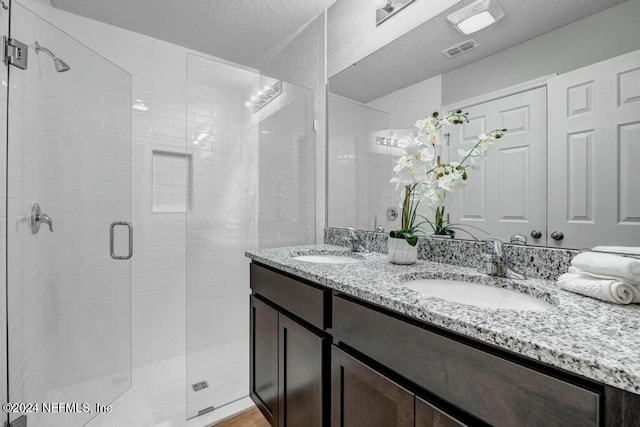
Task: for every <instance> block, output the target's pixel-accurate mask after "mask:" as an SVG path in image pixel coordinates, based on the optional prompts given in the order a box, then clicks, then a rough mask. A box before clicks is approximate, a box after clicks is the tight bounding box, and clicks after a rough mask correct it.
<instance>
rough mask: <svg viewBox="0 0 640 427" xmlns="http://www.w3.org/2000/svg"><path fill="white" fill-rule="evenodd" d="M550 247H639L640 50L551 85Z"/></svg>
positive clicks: (583, 69)
mask: <svg viewBox="0 0 640 427" xmlns="http://www.w3.org/2000/svg"><path fill="white" fill-rule="evenodd" d="M548 87H549V189H548V191H549V215H548V221H549V223H548V230H549V233H552V232H555V233H556V236H559V235H560V233H561V235H562V236H563V238H562V239H560V240H558V239H553V240H552V239H550V240H549V242H548V244H549V245H550V246H558V247H568V248H580V247H592V246H594V245H596V244H602V245H629V246H638V245H639V244H640V189H639V185H640V184H639V183H640V51H636V52H632V53H629V54H626V55H622V56H619V57H616V58H613V59H610V60H607V61H602V62H599V63H597V64H593V65H589V66H587V67H583V68H580V69H578V70H575V71H571V72H568V73H566V74H562V75H560V76H558V77H556V78H553V79H551V80H550V81H549V86H548Z"/></svg>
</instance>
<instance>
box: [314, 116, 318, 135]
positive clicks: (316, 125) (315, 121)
mask: <svg viewBox="0 0 640 427" xmlns="http://www.w3.org/2000/svg"><path fill="white" fill-rule="evenodd" d="M313 131H314V132H318V120H317V119H314V120H313Z"/></svg>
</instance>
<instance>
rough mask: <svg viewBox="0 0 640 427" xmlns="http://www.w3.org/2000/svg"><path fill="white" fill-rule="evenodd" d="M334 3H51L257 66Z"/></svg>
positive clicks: (91, 0)
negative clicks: (289, 37) (291, 35)
mask: <svg viewBox="0 0 640 427" xmlns="http://www.w3.org/2000/svg"><path fill="white" fill-rule="evenodd" d="M334 1H335V0H230V1H229V0H51V4H52V5H53V6H54V7H57V8H59V9H62V10H66V11H68V12H71V13H75V14H77V15H82V16H86V17H88V18H91V19H95V20H97V21H102V22H105V23H107V24H111V25H115V26H117V27H121V28H126V29H128V30H131V31H135V32H138V33H142V34H146V35H148V36H151V37H155V38H157V39H160V40H165V41H168V42H171V43H175V44H178V45H181V46H185V47H188V48H190V49H195V50H198V51H200V52H204V53H208V54H210V55H213V56H217V57H220V58H224V59H226V60H229V61H233V62H236V63H239V64H244V65H248V66H252V67H259V66H260V64H261V63H262V61H263V60H264V59H266V57H267V56H268V55H269V53H270V52H272V51H273V50H275V49H277V47H278V46H279V45H280V43H281V42H283V41H284V40H285V39H286V38H287V36H289V35H290V34H292V33H294V32H296V31H297V30H299V29H300V28H301V27H302V26H304V25H305V24H306V23H308V22H309V21H311V19H313V18H314V17H315V16H317V15H318V14H319V13H321V12H322V11H323V10H324V9H325V8H327V7H328V6H330V5H331V4H332V3H333V2H334Z"/></svg>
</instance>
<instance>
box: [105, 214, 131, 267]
mask: <svg viewBox="0 0 640 427" xmlns="http://www.w3.org/2000/svg"><path fill="white" fill-rule="evenodd" d="M119 225H122V226H125V227H127V228H128V229H129V252H128V253H127V255H124V256H122V255H116V252H115V248H114V247H115V229H116V227H117V226H119ZM109 252H110V253H111V258H113V259H118V260H126V259H130V258H131V257H132V256H133V226H132V225H131V223H130V222H124V221H116V222H114V223H112V224H111V226H110V227H109Z"/></svg>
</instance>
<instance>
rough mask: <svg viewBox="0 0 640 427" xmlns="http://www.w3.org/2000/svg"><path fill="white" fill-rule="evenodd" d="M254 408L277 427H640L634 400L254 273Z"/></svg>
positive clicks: (255, 269) (334, 295)
mask: <svg viewBox="0 0 640 427" xmlns="http://www.w3.org/2000/svg"><path fill="white" fill-rule="evenodd" d="M251 288H252V292H253V294H252V296H251V398H252V399H253V401H254V402H255V403H256V405H257V406H258V407H259V408H260V410H261V411H262V413H263V414H264V415H265V416H266V417H267V419H268V420H269V421H270V422H271V424H272V425H273V426H291V427H297V426H302V427H306V426H318V427H320V426H329V425H331V426H332V427H360V426H367V427H369V426H372V427H375V426H384V427H393V426H397V427H404V426H409V427H411V426H416V427H436V426H437V427H459V426H463V425H469V426H476V425H479V426H481V425H493V426H580V427H589V426H603V427H640V396H638V395H636V394H633V393H629V392H625V391H623V390H619V389H615V388H613V387H610V386H605V385H603V384H600V383H597V382H594V381H591V380H588V379H585V378H582V377H578V376H575V375H572V374H569V373H566V372H564V371H560V370H558V369H555V368H552V367H549V366H546V365H543V364H540V363H538V362H535V361H532V360H530V359H526V358H523V357H521V356H519V355H515V354H513V353H509V352H506V351H504V350H502V349H498V348H495V347H492V346H488V345H486V344H484V343H480V342H477V341H475V340H472V339H469V338H466V337H463V336H460V335H458V334H455V333H452V332H449V331H448V330H444V329H441V328H437V327H434V326H431V325H427V324H425V323H423V322H420V321H418V320H415V319H412V318H408V317H407V316H404V315H402V314H399V313H396V312H392V311H390V310H387V309H384V308H382V307H378V306H375V305H372V304H370V303H367V302H364V301H361V300H359V299H356V298H354V297H351V296H347V295H342V294H340V293H339V292H335V291H334V292H331V291H330V290H329V289H325V288H321V287H319V286H317V285H314V284H312V283H309V282H307V281H303V280H297V279H295V278H294V277H293V276H289V275H284V274H281V273H278V272H277V271H275V270H272V269H270V268H267V267H263V266H261V265H258V264H255V263H253V264H252V265H251Z"/></svg>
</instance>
